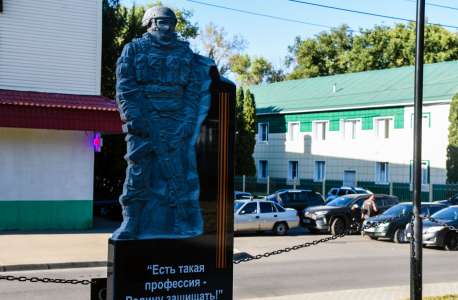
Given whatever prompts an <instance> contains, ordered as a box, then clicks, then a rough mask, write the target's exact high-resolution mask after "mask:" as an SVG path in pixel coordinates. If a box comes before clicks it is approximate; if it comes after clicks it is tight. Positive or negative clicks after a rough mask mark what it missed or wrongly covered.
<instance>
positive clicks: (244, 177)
mask: <svg viewBox="0 0 458 300" xmlns="http://www.w3.org/2000/svg"><path fill="white" fill-rule="evenodd" d="M243 192H244V193H245V175H243Z"/></svg>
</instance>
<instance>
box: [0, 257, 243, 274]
mask: <svg viewBox="0 0 458 300" xmlns="http://www.w3.org/2000/svg"><path fill="white" fill-rule="evenodd" d="M245 256H248V254H247V253H245V252H237V253H234V256H233V259H235V260H237V259H242V258H244V257H245ZM106 266H107V262H106V261H82V262H66V263H52V264H28V265H6V266H0V272H13V271H38V270H55V269H74V268H97V267H106Z"/></svg>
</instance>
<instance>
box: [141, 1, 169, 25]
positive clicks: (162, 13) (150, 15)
mask: <svg viewBox="0 0 458 300" xmlns="http://www.w3.org/2000/svg"><path fill="white" fill-rule="evenodd" d="M152 19H174V20H175V23H176V22H177V16H176V15H175V13H174V12H173V10H171V9H170V8H168V7H166V6H153V7H151V8H150V9H148V10H147V11H146V12H145V15H144V16H143V19H142V26H148V24H149V22H150V21H151V20H152Z"/></svg>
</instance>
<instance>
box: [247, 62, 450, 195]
mask: <svg viewBox="0 0 458 300" xmlns="http://www.w3.org/2000/svg"><path fill="white" fill-rule="evenodd" d="M457 90H458V62H444V63H436V64H428V65H425V67H424V85H423V91H424V99H423V101H424V104H423V115H422V128H423V135H422V138H423V144H422V145H423V146H422V183H423V185H425V186H426V185H428V184H429V183H430V182H432V183H445V181H446V169H445V163H446V147H447V144H448V140H447V135H448V126H449V122H448V114H449V108H450V102H451V99H452V96H453V94H454V93H455V92H456V91H457ZM250 91H251V92H252V93H253V94H254V96H255V101H256V106H257V121H258V127H257V135H256V139H257V143H256V148H255V152H254V158H255V162H256V166H257V171H258V172H257V176H258V178H266V177H267V176H270V177H282V178H288V179H291V180H292V179H293V178H294V177H296V178H297V179H314V180H315V181H317V182H320V181H323V179H325V178H328V179H333V180H343V182H344V185H349V186H352V185H354V184H355V181H357V180H360V181H374V182H376V183H377V184H389V182H390V181H398V182H399V181H403V182H409V181H411V177H412V158H413V127H414V125H413V116H414V110H413V104H414V67H404V68H397V69H388V70H380V71H370V72H361V73H353V74H344V75H336V76H327V77H319V78H311V79H303V80H294V81H286V82H280V83H273V84H267V85H261V86H254V87H250Z"/></svg>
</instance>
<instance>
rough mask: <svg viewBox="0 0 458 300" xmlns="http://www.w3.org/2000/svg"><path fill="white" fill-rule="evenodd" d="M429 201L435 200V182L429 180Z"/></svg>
mask: <svg viewBox="0 0 458 300" xmlns="http://www.w3.org/2000/svg"><path fill="white" fill-rule="evenodd" d="M429 202H433V183H432V182H429Z"/></svg>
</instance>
